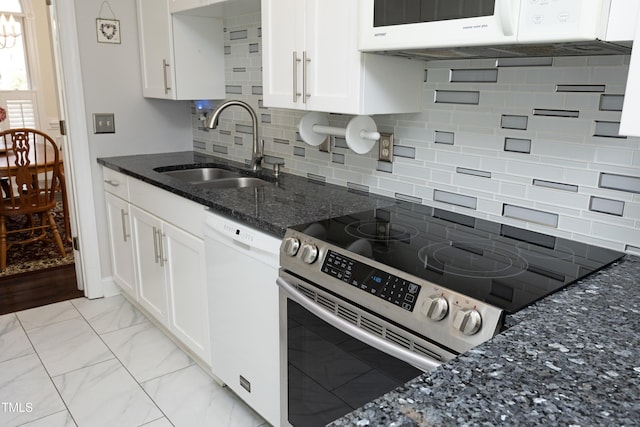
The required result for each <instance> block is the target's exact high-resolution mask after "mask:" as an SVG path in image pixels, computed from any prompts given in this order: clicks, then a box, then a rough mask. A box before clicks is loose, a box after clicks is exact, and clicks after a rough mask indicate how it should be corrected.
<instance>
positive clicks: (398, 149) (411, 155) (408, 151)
mask: <svg viewBox="0 0 640 427" xmlns="http://www.w3.org/2000/svg"><path fill="white" fill-rule="evenodd" d="M393 155H394V156H397V157H406V158H407V159H415V158H416V149H415V148H414V147H405V146H402V145H394V146H393Z"/></svg>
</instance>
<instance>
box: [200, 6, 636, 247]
mask: <svg viewBox="0 0 640 427" xmlns="http://www.w3.org/2000/svg"><path fill="white" fill-rule="evenodd" d="M225 26H226V27H227V33H226V34H225V38H226V40H227V41H226V45H227V46H225V54H226V56H225V59H226V61H227V70H226V71H227V74H226V75H227V78H228V79H229V80H228V81H227V89H228V92H227V95H228V96H229V97H233V98H237V99H242V100H245V101H247V102H249V103H250V104H251V105H253V106H254V107H257V108H260V113H261V116H260V117H261V118H262V117H267V116H269V117H270V123H267V121H269V120H262V123H261V124H260V130H259V133H260V135H261V136H262V137H264V138H265V139H266V141H267V145H266V147H265V148H266V153H265V155H267V156H274V157H277V158H281V159H283V161H285V162H286V163H287V172H290V173H294V174H298V175H302V176H307V171H315V172H316V174H319V175H313V176H312V177H310V179H312V178H315V179H314V180H313V182H317V183H321V182H322V183H324V182H327V183H332V184H333V183H335V184H339V185H343V186H344V185H346V186H347V187H348V188H349V190H351V191H359V190H365V189H366V191H370V192H371V193H380V194H384V195H388V196H392V197H393V196H395V194H396V193H398V194H400V195H401V196H400V197H404V196H407V197H409V198H410V200H414V199H411V198H415V200H421V201H422V203H424V204H425V205H433V204H436V205H439V206H440V207H439V208H438V210H441V211H443V212H448V213H449V214H453V213H456V212H452V211H459V212H464V213H465V214H470V215H473V216H478V217H481V218H489V219H491V218H500V217H503V216H504V217H503V218H504V222H505V223H507V224H513V225H518V226H519V227H523V226H526V228H527V229H530V230H532V231H531V232H540V233H545V234H549V235H554V234H555V235H559V236H562V237H570V238H575V239H577V240H581V241H586V242H589V243H595V244H599V245H603V246H608V247H612V248H614V249H619V250H628V251H629V252H633V251H632V250H631V249H629V248H640V230H638V228H637V227H638V224H639V223H640V218H638V217H639V216H640V214H639V212H640V199H639V198H638V195H639V194H640V172H639V171H640V138H637V137H627V138H624V139H623V138H619V135H618V130H617V129H618V122H619V120H620V112H621V110H622V107H623V102H624V88H625V84H626V77H627V71H628V56H627V57H620V58H615V57H612V58H607V61H602V60H600V59H599V58H601V57H598V58H597V57H593V58H589V57H571V58H569V57H567V58H549V57H542V58H537V57H523V58H500V59H498V60H495V61H491V60H486V59H485V60H468V59H463V60H459V61H456V60H447V61H429V62H425V66H424V69H425V73H424V76H421V78H422V77H424V80H425V81H424V82H422V83H421V85H422V90H423V91H424V94H425V96H427V97H429V96H433V97H434V99H433V100H429V99H427V100H426V102H425V107H424V110H423V111H421V112H415V113H410V114H390V115H382V116H373V118H374V120H375V121H376V123H377V125H378V129H384V131H385V132H393V133H394V134H395V137H396V141H397V143H396V144H397V145H396V147H395V151H394V155H395V156H396V157H397V162H396V163H395V164H396V165H397V167H395V168H394V163H387V162H379V161H378V160H377V154H378V153H377V146H376V147H375V148H374V150H372V151H371V152H370V153H367V154H364V155H356V154H354V153H353V152H352V151H351V150H350V149H349V148H348V146H347V145H346V141H345V140H344V138H339V137H338V138H333V140H334V141H333V144H332V150H333V151H332V153H331V154H329V155H325V154H324V153H318V151H317V147H309V146H308V145H306V144H305V143H304V142H303V141H301V140H300V138H299V135H298V133H297V126H298V123H299V121H300V118H301V117H302V116H303V115H304V114H305V112H303V111H295V110H287V109H278V108H272V107H265V106H264V104H263V101H262V95H261V94H262V91H256V90H255V89H254V88H257V87H260V88H262V84H263V83H262V81H261V78H260V76H261V73H262V69H261V66H262V65H261V61H260V52H261V51H262V46H260V44H261V38H260V14H259V13H257V14H254V15H246V16H242V17H234V18H233V19H230V20H225ZM236 31H240V33H237V34H238V36H236V33H235V32H236ZM243 31H246V35H247V38H246V39H242V38H239V39H236V37H239V36H241V35H242V34H243V33H242V32H243ZM232 32H233V33H234V36H233V37H234V40H231V34H232ZM256 34H257V35H258V36H257V37H256ZM243 69H244V70H245V71H242V70H243ZM450 70H454V71H453V72H451V80H454V81H449V80H450V79H449V73H450ZM487 70H488V71H487ZM485 73H487V74H485ZM432 94H433V95H432ZM434 100H435V103H434V102H433V101H434ZM262 114H264V116H263V115H262ZM193 115H194V116H193V120H192V123H193V134H194V139H197V140H198V141H197V142H194V143H193V147H194V149H195V150H198V151H204V152H213V153H215V154H217V155H220V156H222V157H225V158H229V159H231V160H237V161H242V162H245V161H246V159H247V158H249V157H250V149H251V144H250V143H249V141H250V139H249V138H250V134H251V131H250V130H249V129H250V126H248V125H249V122H248V121H247V120H246V117H244V115H243V114H242V113H241V112H238V113H237V114H236V112H235V111H234V113H233V114H228V115H225V116H224V118H223V119H222V120H221V125H220V128H222V129H223V131H220V130H217V131H208V132H207V131H204V130H203V129H199V128H198V126H202V121H201V120H199V114H198V110H197V109H195V108H194V109H193ZM350 117H351V116H349V115H342V114H330V115H329V121H330V124H331V125H335V126H338V127H344V126H345V125H346V123H347V122H348V119H349V118H350ZM238 122H239V123H241V124H242V125H243V126H245V127H244V128H243V127H238V126H236V125H237V124H238ZM224 129H230V130H231V131H227V130H224ZM242 129H246V130H245V131H244V132H241V130H242ZM594 135H595V136H594ZM241 140H242V141H244V142H245V143H244V144H243V145H235V143H236V142H240V141H241ZM214 145H216V146H218V147H231V149H228V154H221V153H218V152H217V151H214V147H213V146H214ZM306 148H310V150H311V151H309V152H306ZM215 150H219V148H217V147H216V148H215ZM505 150H507V151H505ZM527 153H528V154H527ZM319 171H322V172H319ZM394 182H395V183H397V184H398V185H393V184H392V183H394ZM356 183H362V184H356ZM360 185H361V186H362V187H359V186H360ZM451 202H455V203H451ZM402 203H407V202H405V201H402ZM622 204H623V205H624V206H623V205H622ZM458 206H464V210H461V209H462V208H459V207H458ZM556 206H557V208H556ZM600 211H604V213H603V212H600ZM620 215H621V216H620ZM514 218H515V219H514ZM521 221H522V222H523V223H520V222H521ZM524 222H526V223H524ZM527 231H529V230H527ZM635 253H640V249H638V250H637V251H636V252H635Z"/></svg>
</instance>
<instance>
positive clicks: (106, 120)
mask: <svg viewBox="0 0 640 427" xmlns="http://www.w3.org/2000/svg"><path fill="white" fill-rule="evenodd" d="M113 119H114V115H113V113H93V133H116V124H115V122H114V121H113Z"/></svg>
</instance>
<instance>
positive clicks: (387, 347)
mask: <svg viewBox="0 0 640 427" xmlns="http://www.w3.org/2000/svg"><path fill="white" fill-rule="evenodd" d="M276 283H277V284H278V287H279V288H280V290H282V291H283V292H284V294H285V295H286V296H287V298H289V299H291V300H293V301H295V302H297V303H298V304H300V305H301V306H302V307H304V308H305V309H306V310H308V311H310V312H311V313H313V314H315V315H316V316H318V317H319V318H320V319H322V320H324V321H325V322H327V323H329V324H330V325H332V326H334V327H335V328H336V329H339V330H341V331H342V332H344V333H346V334H348V335H351V336H352V337H354V338H356V339H358V340H360V341H362V342H364V343H365V344H368V345H370V346H371V347H374V348H376V349H378V350H380V351H383V352H385V353H387V354H390V355H391V356H394V357H397V358H398V359H400V360H403V361H405V362H407V363H409V364H411V365H413V366H415V367H417V368H419V369H422V370H423V371H430V370H433V369H435V368H437V367H438V366H440V365H441V364H442V362H440V361H438V360H435V359H433V358H430V357H426V356H420V355H418V354H416V353H413V352H411V351H409V350H407V349H405V348H403V347H400V346H399V345H396V344H393V343H391V342H389V341H386V340H384V339H382V338H379V337H377V336H375V335H373V334H371V333H369V332H366V331H364V330H362V329H360V328H358V327H357V326H355V325H352V324H351V323H349V322H347V321H346V320H344V319H341V318H340V317H338V316H335V315H334V314H332V313H331V312H330V311H328V310H327V309H325V308H322V307H321V306H319V305H317V304H316V303H315V302H314V301H312V300H310V299H309V298H307V297H306V296H304V295H302V294H301V293H300V292H299V291H297V290H296V289H295V287H294V286H293V285H291V284H290V283H289V282H287V281H286V280H284V279H283V278H282V277H278V278H277V279H276Z"/></svg>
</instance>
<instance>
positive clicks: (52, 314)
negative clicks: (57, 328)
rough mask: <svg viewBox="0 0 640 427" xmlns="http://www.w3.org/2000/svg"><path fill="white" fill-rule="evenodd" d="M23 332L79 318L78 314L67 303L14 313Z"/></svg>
mask: <svg viewBox="0 0 640 427" xmlns="http://www.w3.org/2000/svg"><path fill="white" fill-rule="evenodd" d="M16 315H17V316H18V319H20V323H22V326H23V327H24V329H25V330H27V331H28V330H29V329H33V328H39V327H41V326H45V325H51V324H53V323H58V322H62V321H65V320H69V319H75V318H78V317H80V312H78V310H76V308H75V307H74V306H73V304H71V302H69V301H62V302H57V303H55V304H49V305H45V306H42V307H36V308H30V309H29V310H23V311H18V312H17V313H16Z"/></svg>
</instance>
